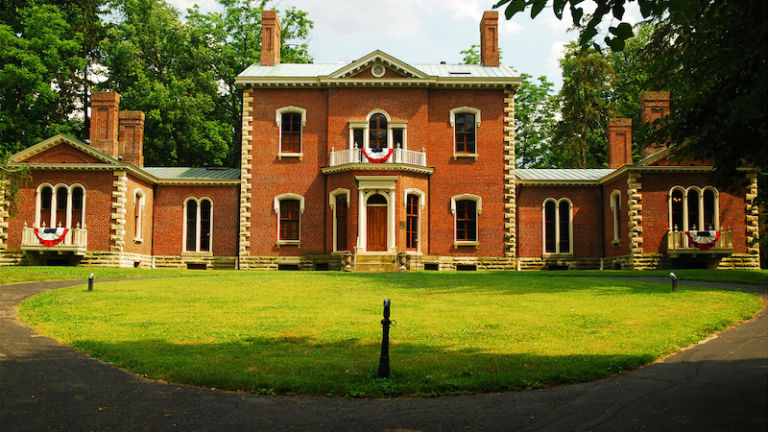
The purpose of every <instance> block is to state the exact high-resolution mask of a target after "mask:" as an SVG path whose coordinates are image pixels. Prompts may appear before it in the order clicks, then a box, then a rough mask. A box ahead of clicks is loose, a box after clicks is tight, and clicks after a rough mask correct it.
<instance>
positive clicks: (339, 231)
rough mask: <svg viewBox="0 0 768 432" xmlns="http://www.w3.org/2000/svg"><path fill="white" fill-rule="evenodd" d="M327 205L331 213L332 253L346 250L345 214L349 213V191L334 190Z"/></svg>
mask: <svg viewBox="0 0 768 432" xmlns="http://www.w3.org/2000/svg"><path fill="white" fill-rule="evenodd" d="M328 198H329V199H328V203H329V204H330V206H331V210H332V211H333V251H334V252H338V251H342V250H348V248H349V245H348V244H347V213H348V211H349V204H350V203H349V189H344V188H338V189H334V190H333V191H332V192H331V193H330V195H329V197H328Z"/></svg>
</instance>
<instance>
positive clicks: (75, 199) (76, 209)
mask: <svg viewBox="0 0 768 432" xmlns="http://www.w3.org/2000/svg"><path fill="white" fill-rule="evenodd" d="M84 209H85V189H83V187H82V186H80V185H76V186H72V222H71V223H72V226H74V227H80V228H85V212H84V211H83V210H84Z"/></svg>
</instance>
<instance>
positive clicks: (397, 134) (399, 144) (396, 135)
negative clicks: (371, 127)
mask: <svg viewBox="0 0 768 432" xmlns="http://www.w3.org/2000/svg"><path fill="white" fill-rule="evenodd" d="M392 141H393V142H394V143H395V148H405V142H403V130H402V129H392Z"/></svg>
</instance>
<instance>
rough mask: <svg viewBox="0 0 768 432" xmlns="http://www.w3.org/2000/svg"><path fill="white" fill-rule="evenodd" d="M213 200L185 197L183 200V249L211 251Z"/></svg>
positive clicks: (188, 250)
mask: <svg viewBox="0 0 768 432" xmlns="http://www.w3.org/2000/svg"><path fill="white" fill-rule="evenodd" d="M212 227H213V201H211V199H210V198H207V197H205V198H200V199H197V198H187V200H186V201H184V239H183V241H184V251H185V252H212V251H211V244H212V242H213V230H212Z"/></svg>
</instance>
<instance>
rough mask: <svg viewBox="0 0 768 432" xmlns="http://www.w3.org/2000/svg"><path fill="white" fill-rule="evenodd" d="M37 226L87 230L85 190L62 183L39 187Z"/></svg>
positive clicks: (36, 211)
mask: <svg viewBox="0 0 768 432" xmlns="http://www.w3.org/2000/svg"><path fill="white" fill-rule="evenodd" d="M35 226H36V227H42V226H47V227H51V228H54V227H59V226H61V227H65V228H85V188H84V187H83V186H82V185H79V184H75V185H72V186H67V185H65V184H61V183H60V184H58V185H56V186H51V185H50V184H47V183H46V184H42V185H40V186H38V188H37V204H36V209H35Z"/></svg>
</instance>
